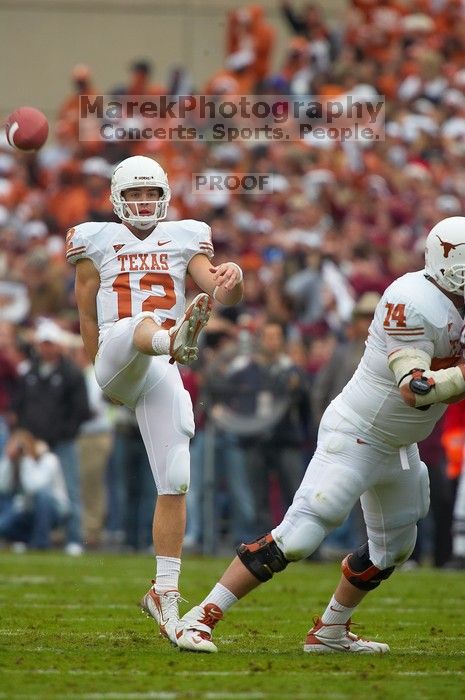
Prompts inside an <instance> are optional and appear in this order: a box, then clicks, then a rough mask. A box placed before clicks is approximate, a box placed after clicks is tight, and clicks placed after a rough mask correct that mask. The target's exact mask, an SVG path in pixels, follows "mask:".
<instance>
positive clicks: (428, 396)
mask: <svg viewBox="0 0 465 700" xmlns="http://www.w3.org/2000/svg"><path fill="white" fill-rule="evenodd" d="M464 226H465V217H450V218H446V219H444V220H442V221H440V222H439V223H438V224H436V225H435V226H434V227H433V229H432V230H431V231H430V232H429V234H428V237H427V240H426V247H425V267H424V268H423V269H422V270H419V271H417V272H414V273H408V274H406V275H403V276H402V277H400V278H399V279H398V280H396V281H395V282H394V283H393V284H392V285H390V286H389V287H388V288H387V290H386V291H385V293H384V295H383V297H382V298H381V300H380V302H379V303H378V305H377V307H376V311H375V315H374V321H373V323H372V324H371V326H370V332H369V336H368V340H367V347H366V350H365V353H364V356H363V358H362V360H361V362H360V364H359V365H358V367H357V370H356V371H355V373H354V375H353V377H352V379H351V380H350V381H349V383H348V384H347V385H346V386H345V387H344V389H343V390H342V392H341V393H340V394H339V396H338V397H337V398H336V399H335V400H334V401H333V402H332V403H331V404H330V406H329V407H328V409H327V410H326V412H325V414H324V416H323V418H322V420H321V422H320V429H319V433H318V445H317V449H316V452H315V455H314V457H313V458H312V460H311V461H310V464H309V467H308V469H307V471H306V473H305V475H304V478H303V480H302V483H301V485H300V487H299V489H298V491H297V492H296V494H295V497H294V501H293V503H292V505H291V507H290V508H289V510H288V511H287V513H286V515H285V516H284V519H283V521H282V522H281V523H280V524H279V525H278V526H277V527H276V528H274V529H273V530H272V531H271V532H270V533H268V534H267V535H263V536H261V537H260V538H258V539H257V540H255V541H254V542H251V543H250V544H243V545H241V546H240V547H238V549H237V554H238V556H237V557H236V558H235V559H234V560H233V562H232V563H231V564H230V566H229V567H228V569H227V570H226V571H225V573H224V574H223V576H222V577H221V579H220V581H219V583H217V584H216V585H215V587H214V588H213V589H212V591H210V593H209V594H208V595H207V596H206V598H205V599H204V600H203V601H202V603H201V604H200V605H198V606H195V607H194V608H192V610H190V611H189V612H188V613H186V614H185V615H184V617H183V618H182V619H181V622H180V624H179V625H178V628H177V633H176V637H177V643H178V646H179V647H180V648H182V649H186V650H191V651H193V650H195V651H204V652H207V653H208V652H215V651H217V649H216V646H215V645H214V644H213V642H212V640H211V634H212V630H213V628H214V626H215V625H216V623H217V622H218V621H219V620H221V618H222V617H223V614H224V612H225V611H227V610H228V609H229V608H230V607H231V606H232V605H234V604H235V603H237V602H238V600H239V599H240V598H242V597H243V596H244V595H246V594H247V593H249V592H250V591H252V590H254V589H255V588H256V587H257V586H258V585H259V584H260V583H262V582H264V581H267V580H269V579H270V578H272V576H273V574H274V573H275V572H279V571H282V570H283V569H285V568H286V566H287V565H288V564H289V563H290V562H292V561H297V560H300V559H302V558H304V557H306V556H308V555H310V554H311V553H312V552H314V551H315V549H316V548H317V547H318V546H319V545H320V544H321V542H322V540H323V538H324V537H325V535H326V534H327V533H328V532H330V531H331V530H333V529H334V528H335V526H336V525H337V524H339V523H341V522H342V521H343V520H344V518H345V517H346V516H347V515H348V513H349V512H350V510H351V509H352V507H353V505H354V504H355V503H356V502H357V501H358V499H359V498H360V501H361V504H362V508H363V513H364V519H365V524H366V527H367V534H368V542H367V543H366V544H364V545H363V546H361V547H360V548H358V549H357V550H356V551H355V552H353V553H352V554H349V555H348V556H347V557H346V558H345V559H344V560H343V562H342V576H341V578H340V581H339V583H338V585H337V588H336V590H335V592H334V594H333V596H332V598H331V600H330V602H329V604H328V606H327V608H326V610H325V611H324V613H323V615H322V617H321V618H318V619H316V620H315V622H314V626H313V627H312V628H311V629H310V630H309V632H308V634H307V638H306V641H305V644H304V651H305V652H307V653H315V652H317V653H318V652H320V653H324V652H328V651H331V652H339V653H347V652H348V651H349V652H352V653H373V654H376V653H386V652H388V651H389V646H388V645H387V644H385V643H383V642H377V641H376V642H374V641H369V640H366V639H363V638H361V637H358V636H357V635H355V634H353V633H352V632H351V631H350V624H351V618H352V615H353V613H354V612H355V610H356V609H357V606H358V605H359V604H360V603H361V602H362V600H363V599H364V597H365V596H366V594H367V593H368V592H369V591H371V590H373V589H375V588H377V587H378V586H379V585H380V583H382V582H383V581H384V580H385V579H387V578H389V576H390V575H391V574H392V573H393V572H394V569H395V567H396V566H399V565H400V564H402V563H403V562H404V561H406V560H407V559H408V557H409V556H410V554H411V552H412V551H413V548H414V546H415V540H416V535H417V527H416V523H417V521H418V520H419V519H420V518H422V517H424V516H425V515H426V513H427V511H428V507H429V481H428V472H427V468H426V465H425V464H424V463H423V462H421V460H420V456H419V452H418V446H417V444H416V443H415V442H413V443H412V440H414V439H415V438H416V439H417V440H418V441H419V440H422V439H424V438H426V437H427V436H428V435H429V434H430V433H431V432H432V430H433V428H434V426H435V424H436V423H437V422H438V420H439V419H440V418H441V417H442V416H443V414H444V412H445V410H446V408H447V403H454V402H456V401H460V400H462V399H464V397H465V362H464V359H463V355H462V349H461V338H462V333H463V317H462V314H463V294H464V279H465V252H464V250H463V248H462V247H461V246H462V245H463V243H464V242H465V239H464V234H463V230H464ZM440 368H442V369H440Z"/></svg>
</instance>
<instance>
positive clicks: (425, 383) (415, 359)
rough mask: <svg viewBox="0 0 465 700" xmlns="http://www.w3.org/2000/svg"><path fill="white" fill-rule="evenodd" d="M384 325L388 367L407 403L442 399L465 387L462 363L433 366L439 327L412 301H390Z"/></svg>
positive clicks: (422, 403) (424, 403) (417, 405)
mask: <svg viewBox="0 0 465 700" xmlns="http://www.w3.org/2000/svg"><path fill="white" fill-rule="evenodd" d="M383 328H384V332H385V334H386V346H387V350H388V364H389V368H390V369H391V371H392V372H393V374H394V377H395V379H396V383H397V385H398V387H399V389H400V393H401V395H402V398H403V400H404V401H405V403H407V404H408V405H409V406H412V407H413V408H423V407H425V406H429V405H431V404H434V403H442V402H443V401H445V400H447V399H449V398H451V397H453V396H457V395H458V394H461V393H462V392H463V391H464V390H465V379H464V375H463V370H462V369H461V368H460V367H450V368H448V369H440V370H437V371H433V370H431V369H430V367H431V359H432V356H433V354H434V336H435V333H436V332H437V331H436V330H435V328H434V327H433V326H431V325H430V324H429V323H428V321H427V320H426V318H425V317H424V316H423V315H422V314H421V313H420V312H419V311H417V310H416V309H415V308H413V307H412V306H411V305H410V304H408V303H406V304H400V303H397V304H396V303H394V302H387V303H386V316H385V320H384V323H383Z"/></svg>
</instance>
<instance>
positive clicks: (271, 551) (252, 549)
mask: <svg viewBox="0 0 465 700" xmlns="http://www.w3.org/2000/svg"><path fill="white" fill-rule="evenodd" d="M236 552H237V556H238V557H239V559H240V560H241V562H242V563H243V564H244V566H245V567H246V569H248V570H249V571H250V573H251V574H253V575H254V576H255V578H257V579H258V580H259V581H262V582H264V581H269V580H270V578H272V576H273V574H274V573H276V572H278V571H283V570H284V569H285V568H286V566H287V565H288V564H289V562H288V560H287V559H286V557H285V556H284V554H283V553H282V552H281V550H280V549H279V547H278V545H277V544H276V542H275V541H274V539H273V537H272V536H271V535H270V534H268V535H263V537H259V538H258V539H256V540H254V541H253V542H251V543H250V544H241V545H239V547H238V548H237V550H236Z"/></svg>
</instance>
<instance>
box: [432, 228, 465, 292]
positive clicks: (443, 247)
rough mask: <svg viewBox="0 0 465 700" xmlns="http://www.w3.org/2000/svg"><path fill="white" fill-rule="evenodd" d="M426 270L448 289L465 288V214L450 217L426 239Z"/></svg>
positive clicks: (456, 290) (462, 289)
mask: <svg viewBox="0 0 465 700" xmlns="http://www.w3.org/2000/svg"><path fill="white" fill-rule="evenodd" d="M425 271H426V274H428V275H429V276H430V277H432V278H433V279H434V281H435V282H437V283H438V285H439V286H440V287H441V288H442V289H445V290H446V291H448V292H452V293H453V294H460V292H464V290H465V216H450V217H448V218H447V219H443V220H442V221H440V222H439V223H437V224H436V226H433V228H432V229H431V231H430V232H429V234H428V236H427V238H426V248H425Z"/></svg>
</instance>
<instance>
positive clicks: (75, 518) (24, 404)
mask: <svg viewBox="0 0 465 700" xmlns="http://www.w3.org/2000/svg"><path fill="white" fill-rule="evenodd" d="M64 344H65V341H64V334H63V331H62V330H61V328H60V327H59V326H58V325H57V324H56V323H55V322H53V321H52V320H50V319H45V320H42V322H41V323H40V325H39V326H38V328H37V331H36V333H35V338H34V356H33V358H32V360H31V362H30V365H29V366H28V367H27V368H25V371H24V372H23V373H22V374H21V375H20V377H19V380H18V383H17V386H16V391H15V396H14V399H13V411H14V413H15V417H16V422H17V426H18V427H20V428H23V429H25V430H28V431H30V432H31V433H32V434H33V435H34V436H35V437H36V438H37V439H39V440H43V441H44V442H46V443H47V444H48V445H49V447H50V449H51V450H52V451H53V452H54V453H55V454H56V455H57V457H58V459H59V460H60V463H61V468H62V470H63V475H64V478H65V482H66V488H67V491H68V496H69V500H70V514H69V517H68V521H67V527H66V551H67V553H68V554H70V555H73V556H74V555H79V554H81V553H82V551H83V546H82V532H81V494H80V467H79V456H78V452H77V442H76V439H77V435H78V432H79V428H80V426H81V425H82V424H83V423H84V421H86V420H88V418H89V417H90V411H89V403H88V396H87V390H86V384H85V379H84V375H83V374H82V372H81V370H80V369H79V368H78V367H77V366H76V365H75V364H74V363H73V362H72V361H70V360H69V359H68V358H67V357H66V356H65V354H64Z"/></svg>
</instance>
